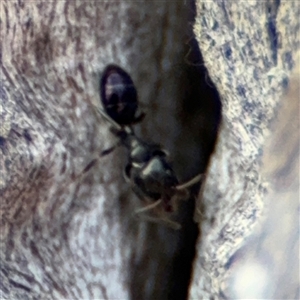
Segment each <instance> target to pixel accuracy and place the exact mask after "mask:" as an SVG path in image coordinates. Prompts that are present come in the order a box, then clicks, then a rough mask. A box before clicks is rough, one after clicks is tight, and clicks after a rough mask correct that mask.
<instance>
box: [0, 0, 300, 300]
mask: <svg viewBox="0 0 300 300" xmlns="http://www.w3.org/2000/svg"><path fill="white" fill-rule="evenodd" d="M276 3H277V2H274V3H273V2H263V3H261V2H257V3H255V4H254V3H253V2H251V4H249V3H246V2H243V3H239V4H236V3H235V2H228V3H222V4H220V3H219V2H199V3H197V15H195V16H194V15H193V14H194V13H195V8H194V7H193V5H190V4H188V3H186V2H184V1H182V2H180V1H165V2H156V1H153V2H152V1H151V2H150V3H149V2H148V1H144V2H143V1H140V2H135V1H121V2H102V1H97V2H86V1H67V2H64V1H51V2H49V3H48V2H30V1H18V2H12V1H8V0H4V1H2V2H1V3H0V5H1V6H0V11H1V21H2V22H1V24H2V27H1V29H2V30H1V40H2V43H1V56H2V57H1V60H2V61H1V75H2V76H1V93H0V95H1V110H0V122H1V128H0V149H1V151H2V155H1V157H0V167H1V174H2V176H1V178H0V189H1V203H0V205H1V252H0V255H1V256H0V257H1V278H0V282H1V283H2V284H1V296H2V298H4V299H63V298H64V299H99V298H100V299H115V298H118V299H129V298H131V299H184V298H186V297H187V293H188V286H189V282H190V277H191V274H192V263H193V258H194V255H195V244H196V241H197V237H198V242H197V243H198V244H197V250H196V251H197V257H196V260H195V261H194V276H193V279H192V284H191V286H190V292H189V297H190V298H191V299H208V298H211V297H212V298H218V297H219V298H222V297H224V296H228V295H229V297H232V296H230V295H233V294H232V292H231V291H230V290H228V288H227V287H226V288H224V285H223V283H224V281H225V280H226V278H227V277H228V276H227V275H228V269H232V265H231V264H230V263H231V262H232V261H233V258H234V257H235V254H236V253H237V252H236V251H237V249H238V247H240V246H241V242H242V241H244V240H245V238H246V237H247V236H248V235H249V233H250V232H251V231H252V228H253V225H254V224H255V223H256V221H257V220H258V219H259V218H258V217H259V215H260V213H261V210H262V206H263V202H264V201H265V200H264V198H265V196H264V195H265V194H264V193H265V191H266V185H265V179H264V178H263V177H262V175H261V174H262V172H263V171H262V169H261V165H262V164H261V153H262V150H263V149H264V144H265V141H266V139H267V137H268V135H270V128H271V121H272V119H274V117H275V116H276V114H277V110H278V107H279V103H280V100H281V99H283V98H282V93H283V92H284V90H285V89H286V86H287V84H288V82H289V79H290V76H291V75H290V74H291V72H292V70H293V69H295V64H294V63H293V62H294V61H296V59H297V56H296V54H297V50H298V48H299V38H298V37H299V33H298V32H297V31H296V29H297V28H299V25H298V23H297V22H298V20H296V19H297V18H296V16H297V15H299V4H298V3H296V2H284V3H282V4H280V5H279V4H278V5H276ZM297 10H298V14H297ZM193 17H195V27H194V32H195V35H196V38H197V42H195V40H194V39H193V37H194V36H193V34H192V30H193V22H192V20H193ZM297 26H298V27H297ZM285 37H288V38H285ZM198 45H199V47H200V51H201V53H200V52H199V48H198ZM202 56H203V60H202ZM110 63H115V64H118V65H120V66H121V67H122V68H124V69H125V70H126V71H127V72H128V73H129V74H130V76H131V77H132V78H133V80H134V82H135V85H136V87H137V90H138V94H139V99H140V106H141V108H142V109H143V110H144V111H145V112H146V118H145V120H144V121H143V122H142V123H141V124H140V125H138V126H137V129H136V132H137V135H138V136H139V137H141V138H143V139H144V140H150V141H153V142H155V143H160V144H161V145H162V147H163V148H166V149H167V150H168V151H169V152H170V153H171V157H172V158H173V162H174V169H175V170H176V172H177V174H178V178H179V179H180V182H184V181H185V180H186V179H189V178H190V177H192V176H193V175H196V174H197V173H199V172H200V173H202V172H204V171H205V169H206V167H207V163H208V159H209V156H210V154H211V152H212V151H213V148H214V143H215V139H216V131H217V128H218V123H219V120H220V102H219V97H218V93H217V92H216V90H215V88H214V85H213V83H214V84H215V85H216V88H217V90H218V92H219V94H220V96H221V102H222V105H223V120H222V124H221V130H220V133H219V136H218V142H217V145H216V149H215V152H214V155H213V156H212V157H211V159H210V164H209V167H208V169H207V171H206V179H205V184H204V185H202V187H201V193H200V197H199V199H197V209H196V213H195V219H196V220H197V222H198V223H197V225H196V223H194V222H193V215H194V205H195V203H194V202H195V201H194V200H195V199H194V198H193V197H191V199H189V200H188V201H186V202H183V203H182V205H181V209H180V210H179V212H178V214H177V215H175V216H174V218H175V219H177V220H178V221H179V222H180V223H181V224H182V227H183V228H182V230H178V231H174V230H172V229H170V228H167V227H166V226H162V225H161V224H152V223H148V222H144V221H140V220H137V219H136V218H134V217H133V211H134V210H135V209H136V208H137V207H141V206H142V204H143V203H141V201H140V200H139V199H138V198H137V197H136V196H135V194H134V193H133V192H132V190H131V188H130V186H129V185H128V184H127V183H126V182H125V181H124V179H123V176H122V172H123V168H124V165H125V164H126V161H127V155H128V154H127V153H126V151H124V149H122V148H118V149H116V150H115V151H114V152H112V153H111V154H109V155H107V156H104V157H100V158H99V153H101V151H103V150H105V149H107V148H109V147H111V146H112V145H114V144H115V143H116V142H117V140H116V138H115V137H114V135H113V134H112V133H111V132H110V130H109V124H108V123H107V121H106V120H105V119H103V118H102V117H101V116H99V115H98V114H97V113H96V111H95V109H94V106H100V102H99V80H100V77H101V73H102V71H103V69H104V68H105V67H106V65H108V64H110ZM204 65H205V67H204ZM206 67H207V71H206ZM208 76H210V77H211V79H212V81H213V83H212V82H211V81H210V79H209V77H208ZM291 113H292V112H291V111H289V112H288V113H287V114H288V115H290V114H291ZM290 126H291V125H290ZM272 134H276V133H275V132H274V133H273V132H272ZM272 134H271V135H272ZM298 138H299V136H297V135H296V137H295V139H298ZM269 149H272V146H270V148H269ZM295 149H296V148H295ZM270 151H271V150H270ZM282 151H284V149H283V150H282ZM267 153H268V152H267ZM294 156H295V155H294ZM94 159H96V161H97V163H94V164H92V165H91V164H90V163H91V162H92V161H94ZM291 159H292V158H291ZM286 163H287V162H284V161H283V162H282V165H285V164H286ZM267 165H268V163H267ZM89 166H91V167H89ZM266 168H267V169H268V167H266ZM275 172H276V171H272V172H271V176H274V173H275ZM267 178H268V177H267ZM280 184H282V185H283V183H279V184H278V185H280ZM278 189H279V190H280V186H278ZM269 195H271V193H270V194H269ZM294 195H295V194H294ZM269 226H270V225H269ZM201 231H202V234H201V236H200V235H199V232H201ZM293 234H294V232H293ZM293 236H294V235H293ZM269 250H270V251H273V250H272V249H269ZM279 273H280V272H279ZM226 276H227V277H226ZM226 283H228V281H226ZM228 284H229V288H230V282H229V283H228Z"/></svg>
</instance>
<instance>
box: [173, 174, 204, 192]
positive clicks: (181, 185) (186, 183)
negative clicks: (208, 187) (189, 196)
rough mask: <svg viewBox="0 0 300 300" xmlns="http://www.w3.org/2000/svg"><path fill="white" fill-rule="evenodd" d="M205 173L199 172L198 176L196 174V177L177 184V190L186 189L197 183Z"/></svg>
mask: <svg viewBox="0 0 300 300" xmlns="http://www.w3.org/2000/svg"><path fill="white" fill-rule="evenodd" d="M202 177H203V174H198V175H197V176H195V177H194V178H192V179H191V180H189V181H188V182H185V183H183V184H180V185H177V186H176V190H178V191H180V190H185V189H186V188H188V187H190V186H192V185H194V184H196V183H197V182H200V181H201V180H202Z"/></svg>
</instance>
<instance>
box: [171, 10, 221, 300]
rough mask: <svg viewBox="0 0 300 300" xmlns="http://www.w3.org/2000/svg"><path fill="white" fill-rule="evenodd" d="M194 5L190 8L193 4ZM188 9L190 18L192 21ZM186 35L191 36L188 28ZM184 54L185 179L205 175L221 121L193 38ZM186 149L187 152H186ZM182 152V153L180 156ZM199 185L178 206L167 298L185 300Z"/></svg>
mask: <svg viewBox="0 0 300 300" xmlns="http://www.w3.org/2000/svg"><path fill="white" fill-rule="evenodd" d="M192 6H193V5H192ZM193 12H195V9H194V10H191V15H190V18H192V21H193V18H194V16H195V15H194V13H193ZM189 30H190V32H188V36H189V37H191V36H192V35H193V32H192V28H191V27H190V29H189ZM186 48H187V49H186V52H185V53H186V55H185V56H184V59H183V60H184V61H183V64H182V70H183V72H182V79H181V82H182V85H181V86H180V91H181V93H182V97H181V99H182V101H181V103H179V106H178V118H179V119H180V120H181V124H182V128H181V133H180V135H179V138H178V147H177V149H179V151H180V147H181V148H182V146H180V145H182V144H183V145H185V146H186V147H185V151H180V153H176V154H175V159H174V162H178V165H177V166H175V169H176V170H179V174H180V173H181V174H182V175H183V178H184V179H185V180H186V179H188V178H191V177H193V176H195V175H196V174H198V173H205V170H206V168H207V165H208V162H209V158H210V155H211V154H212V152H213V151H214V147H215V143H216V139H217V133H218V128H219V124H220V121H221V101H220V98H219V94H218V92H217V90H216V87H215V86H214V84H213V82H212V81H211V80H210V78H209V74H208V72H207V69H206V67H205V65H204V62H203V57H202V54H201V51H200V49H199V46H198V43H197V41H196V39H195V38H194V37H192V38H190V39H189V43H188V44H187V47H186ZM186 149H188V150H186ZM181 153H183V154H181ZM199 188H200V184H198V185H196V186H194V187H193V189H192V196H191V199H189V200H188V201H184V202H183V203H182V204H181V205H180V210H179V216H178V219H179V222H180V223H181V224H184V226H183V228H182V230H180V232H179V233H178V237H177V238H178V243H177V245H176V247H177V249H176V255H174V257H173V260H172V264H171V268H170V270H169V272H170V274H169V277H168V280H169V283H170V284H169V285H168V286H169V290H168V297H167V299H170V300H171V299H172V300H174V299H187V297H188V291H189V285H190V281H191V276H192V272H193V262H194V258H195V254H196V248H195V247H196V243H197V240H198V238H201V233H200V232H199V229H198V225H197V224H196V223H195V222H194V221H193V216H194V211H195V199H196V197H197V195H198V193H199Z"/></svg>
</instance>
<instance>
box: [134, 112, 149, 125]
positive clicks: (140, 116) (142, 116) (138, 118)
mask: <svg viewBox="0 0 300 300" xmlns="http://www.w3.org/2000/svg"><path fill="white" fill-rule="evenodd" d="M145 116H146V114H145V113H144V112H141V113H140V115H139V116H137V117H135V118H134V121H133V122H132V124H137V123H140V122H141V121H143V119H144V118H145Z"/></svg>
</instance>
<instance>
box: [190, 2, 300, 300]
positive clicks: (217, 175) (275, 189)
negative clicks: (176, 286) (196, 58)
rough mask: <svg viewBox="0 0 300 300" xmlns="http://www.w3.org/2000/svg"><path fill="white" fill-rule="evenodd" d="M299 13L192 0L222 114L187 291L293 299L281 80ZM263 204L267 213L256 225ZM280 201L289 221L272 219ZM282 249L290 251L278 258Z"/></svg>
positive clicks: (292, 196) (293, 126) (293, 49)
mask: <svg viewBox="0 0 300 300" xmlns="http://www.w3.org/2000/svg"><path fill="white" fill-rule="evenodd" d="M299 12H300V5H299V3H298V2H296V1H291V2H279V1H264V2H259V1H254V2H253V1H251V2H235V1H230V2H217V1H210V2H205V1H198V2H197V17H196V22H195V29H194V31H195V34H196V37H197V40H198V42H199V47H200V49H201V52H202V53H203V57H204V62H205V65H206V67H207V69H208V73H209V76H210V77H211V79H212V81H213V82H214V83H215V85H216V87H217V89H218V92H219V94H220V97H221V101H222V105H223V115H222V116H223V122H222V125H221V130H220V133H219V140H218V143H217V146H216V151H215V153H214V155H213V156H212V157H211V163H210V166H209V168H208V173H207V176H206V182H205V184H204V189H203V191H202V198H201V201H199V203H198V212H199V211H200V213H201V214H199V213H198V215H196V217H197V218H198V219H199V220H202V225H201V228H202V239H201V240H199V243H198V249H197V253H198V254H197V257H198V258H197V260H196V264H195V266H194V268H195V269H194V270H195V271H194V278H193V281H192V285H191V290H190V299H212V298H213V299H215V298H216V299H217V298H221V299H223V298H225V299H243V298H244V299H245V298H252V299H275V298H276V299H283V298H284V299H297V298H299V292H297V291H298V290H299V284H295V281H294V280H291V281H290V282H289V284H287V280H286V278H285V277H286V276H287V273H286V271H285V267H283V266H284V265H285V262H286V263H287V264H288V265H291V264H293V262H294V263H296V262H298V264H297V263H296V266H295V267H294V268H291V274H290V275H289V277H288V278H290V279H291V278H293V276H296V278H298V275H297V274H299V270H298V268H297V266H298V265H299V260H298V257H297V254H296V253H297V250H296V249H299V248H298V246H297V247H296V246H295V245H296V244H297V242H296V243H295V240H296V241H299V239H298V237H297V238H295V237H296V235H297V233H296V232H297V231H298V229H296V228H297V227H298V225H296V224H297V217H296V216H295V214H294V212H293V210H294V209H296V207H299V203H298V200H299V187H298V185H299V182H298V180H297V178H299V160H298V156H299V147H298V146H299V115H298V117H296V115H295V113H294V112H295V111H297V108H298V107H299V103H297V104H296V103H295V101H291V99H290V98H287V96H284V94H285V93H286V91H287V87H288V86H289V85H290V83H292V82H293V81H294V82H295V81H296V82H297V83H298V84H299V73H297V74H296V75H295V74H294V73H295V71H296V70H299V44H300V41H299V18H296V17H295V16H296V15H297V14H299ZM297 72H298V71H297ZM292 74H294V75H293V76H294V77H292ZM293 78H294V79H293ZM298 100H299V94H298ZM287 101H288V103H289V104H287ZM298 112H299V110H298ZM279 115H280V117H279V118H278V116H279ZM277 118H278V119H277ZM284 124H285V125H286V126H285V127H284ZM280 128H281V130H280ZM283 128H284V129H283ZM285 135H291V137H289V138H288V137H285V138H284V136H285ZM267 141H270V142H271V145H269V144H270V142H269V143H267ZM280 143H282V145H281V146H279V145H280ZM267 145H269V146H267ZM262 157H263V158H264V160H265V161H266V163H265V165H264V166H263V163H262V161H263V159H262ZM270 157H271V159H270ZM284 157H288V159H284ZM275 162H276V163H275ZM274 163H275V164H277V167H276V168H274ZM292 165H294V166H295V168H292V167H291V166H292ZM278 170H282V173H281V174H280V175H279V173H278V172H279V171H278ZM279 178H281V179H282V180H279ZM275 182H276V184H275ZM297 182H298V183H297ZM287 188H288V189H291V190H290V191H287V190H286V189H287ZM271 199H272V201H271ZM283 199H285V200H286V202H283ZM271 202H272V203H271ZM265 203H268V204H270V205H271V207H270V210H265V211H264V214H265V215H266V216H268V218H267V220H266V221H265V222H264V223H263V224H262V225H261V227H255V225H257V223H261V222H259V221H262V212H263V207H264V205H265ZM296 203H298V204H296ZM202 207H204V212H203V209H201V208H202ZM280 208H281V209H283V208H284V209H286V214H285V216H286V218H290V220H289V221H288V222H283V223H282V222H281V221H280V220H278V219H277V220H276V219H275V218H274V216H275V215H277V216H279V212H280ZM279 224H280V225H279ZM278 225H279V226H282V228H285V231H284V229H282V231H284V232H286V234H288V236H289V237H290V238H285V239H283V240H286V241H288V243H289V244H288V245H286V246H285V247H284V248H283V246H282V244H281V243H280V244H278V243H275V241H276V240H277V241H279V240H280V239H282V238H283V234H282V231H279V230H278V231H277V230H276V231H277V232H276V234H275V232H274V233H273V235H272V237H271V236H270V234H271V232H272V229H273V230H274V229H275V228H276V229H278ZM254 228H256V231H255V234H254V235H252V236H251V238H249V234H250V233H251V232H252V231H253V229H254ZM259 228H260V231H259ZM247 238H248V239H247ZM294 238H295V240H294ZM245 241H247V243H246V245H245ZM268 241H269V242H270V241H272V243H270V244H268ZM242 246H244V247H243V248H242V250H239V251H238V249H239V248H241V247H242ZM295 248H296V249H295ZM283 249H289V251H288V252H287V253H288V255H289V257H286V258H283V256H282V257H281V258H280V255H278V253H281V254H282V253H283V251H284V250H283ZM293 249H294V250H293ZM275 257H277V259H278V258H279V259H278V260H276V259H275ZM250 258H251V260H250ZM275 265H276V266H277V267H275ZM254 268H256V269H255V275H254V276H251V274H252V273H251V272H252V271H253V270H254ZM262 274H263V275H262ZM298 279H299V278H298ZM274 281H275V282H277V283H278V284H279V285H278V287H277V288H275V289H274V288H273V284H274ZM296 281H297V280H296ZM298 282H299V281H298ZM285 284H287V285H285ZM275 285H276V284H275ZM297 293H298V295H297Z"/></svg>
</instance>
